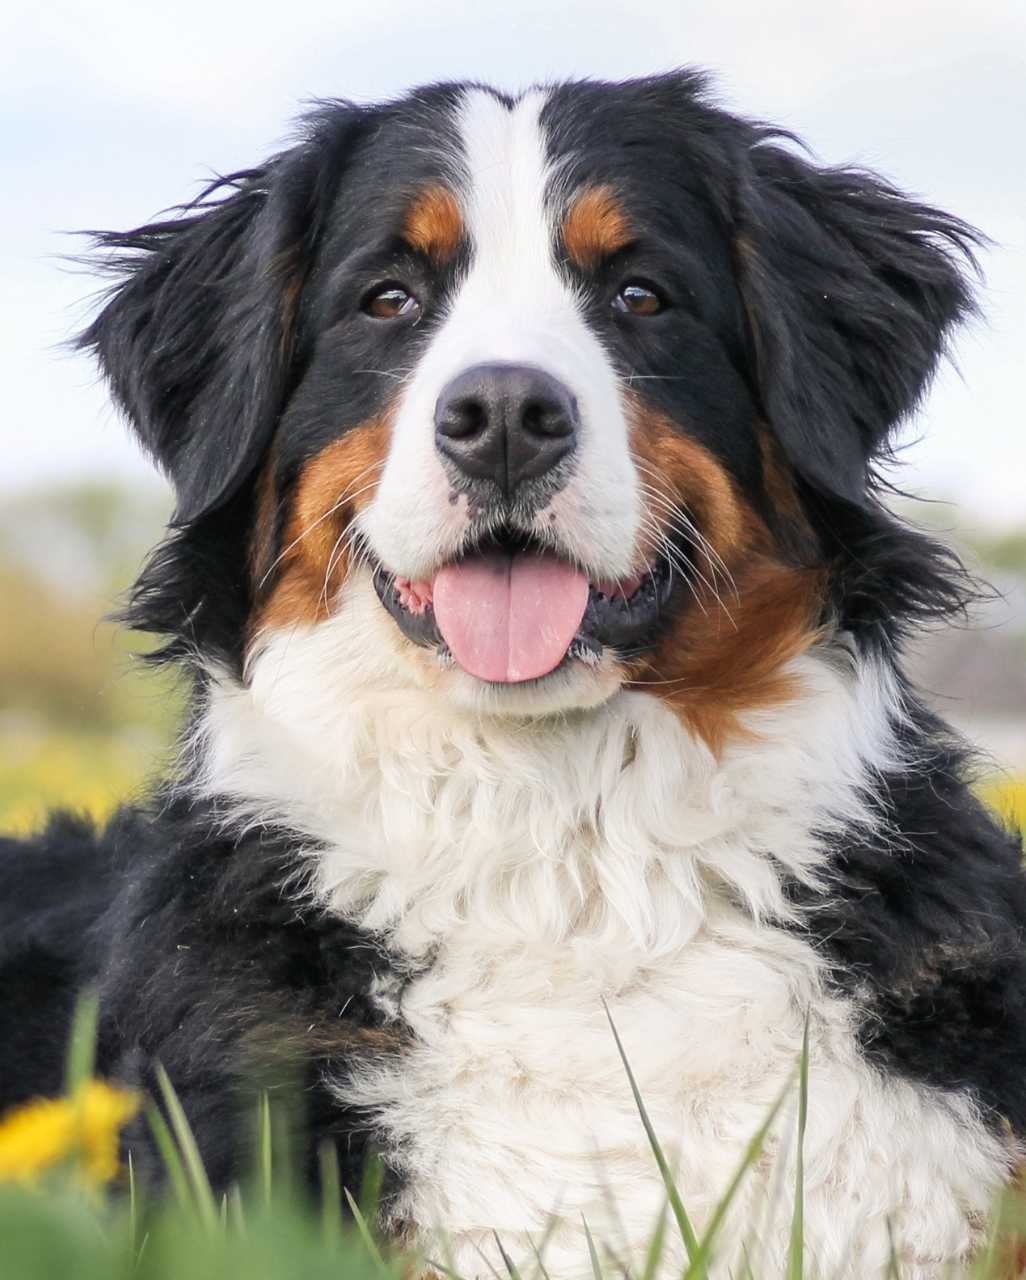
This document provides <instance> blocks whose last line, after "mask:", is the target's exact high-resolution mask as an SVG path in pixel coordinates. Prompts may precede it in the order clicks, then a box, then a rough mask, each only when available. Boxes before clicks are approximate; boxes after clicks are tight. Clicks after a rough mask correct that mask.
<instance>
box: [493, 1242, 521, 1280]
mask: <svg viewBox="0 0 1026 1280" xmlns="http://www.w3.org/2000/svg"><path fill="white" fill-rule="evenodd" d="M492 1235H493V1236H494V1237H495V1243H496V1246H497V1247H498V1250H499V1256H500V1257H501V1258H502V1263H503V1266H504V1267H505V1268H506V1270H507V1271H508V1272H509V1277H510V1280H520V1272H519V1271H518V1270H517V1266H516V1263H515V1262H514V1261H513V1259H512V1258H511V1257H510V1256H509V1254H508V1253H507V1252H506V1246H505V1245H504V1244H503V1243H502V1241H501V1239H500V1238H499V1233H498V1232H497V1231H493V1232H492Z"/></svg>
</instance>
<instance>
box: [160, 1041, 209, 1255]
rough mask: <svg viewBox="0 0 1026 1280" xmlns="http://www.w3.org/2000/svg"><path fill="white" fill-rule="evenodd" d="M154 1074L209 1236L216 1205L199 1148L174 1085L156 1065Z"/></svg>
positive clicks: (194, 1197)
mask: <svg viewBox="0 0 1026 1280" xmlns="http://www.w3.org/2000/svg"><path fill="white" fill-rule="evenodd" d="M156 1074H157V1083H158V1084H159V1085H160V1092H161V1094H162V1095H163V1098H164V1106H165V1107H166V1108H167V1114H168V1119H169V1120H170V1122H171V1129H172V1131H173V1133H174V1136H175V1141H176V1142H177V1144H178V1149H179V1151H181V1153H182V1163H183V1165H184V1166H185V1172H186V1175H187V1177H188V1179H189V1185H190V1186H191V1188H192V1194H193V1199H194V1201H195V1205H196V1209H197V1212H198V1213H199V1217H200V1221H201V1222H202V1223H203V1225H204V1226H205V1227H206V1228H207V1229H208V1230H209V1231H211V1232H212V1231H214V1230H215V1229H216V1228H217V1221H218V1215H217V1202H216V1201H215V1199H214V1193H213V1191H211V1189H210V1179H209V1178H208V1177H207V1171H206V1169H204V1167H203V1158H202V1157H201V1155H200V1152H199V1147H198V1146H197V1145H196V1137H195V1135H194V1133H193V1132H192V1127H191V1125H190V1124H189V1121H188V1118H187V1117H186V1114H185V1111H184V1109H183V1108H182V1104H181V1102H179V1100H178V1094H177V1093H175V1089H174V1085H173V1084H172V1083H171V1080H170V1079H169V1077H168V1074H167V1072H166V1071H165V1070H164V1068H163V1067H162V1066H161V1064H160V1063H159V1062H158V1063H157V1068H156Z"/></svg>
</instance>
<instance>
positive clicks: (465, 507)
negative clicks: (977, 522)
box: [84, 73, 972, 738]
mask: <svg viewBox="0 0 1026 1280" xmlns="http://www.w3.org/2000/svg"><path fill="white" fill-rule="evenodd" d="M971 241H972V233H971V232H970V231H969V230H968V229H967V228H966V227H965V226H964V225H962V224H961V223H959V222H957V221H956V220H953V219H951V218H948V217H945V216H944V215H942V214H940V213H938V212H937V211H935V210H932V209H929V208H927V207H924V206H922V205H919V204H916V203H913V202H912V201H910V200H908V199H906V198H904V197H903V196H901V195H900V194H899V193H898V192H896V191H895V190H893V189H892V188H890V187H889V186H887V185H886V184H885V183H883V182H882V181H881V180H879V179H878V178H876V177H873V176H871V175H868V174H865V173H862V172H856V171H852V170H839V169H821V168H817V167H815V166H814V165H812V164H810V163H809V162H808V161H807V160H805V159H803V158H801V157H800V156H799V155H798V154H796V152H795V150H794V149H792V148H789V147H788V146H787V145H785V140H783V139H782V138H781V137H780V136H779V135H777V134H775V133H774V132H773V131H771V130H768V129H766V128H764V127H761V126H756V125H753V124H751V123H748V122H745V121H743V120H739V119H737V118H736V117H733V116H731V115H728V114H726V113H724V112H722V111H720V110H718V109H716V108H714V107H713V106H711V105H709V104H708V102H707V101H706V100H705V99H704V98H703V95H702V86H701V81H700V79H699V78H698V77H696V76H693V75H690V74H686V73H681V74H678V75H673V76H667V77H660V78H657V79H651V80H643V81H636V82H630V83H626V84H600V83H590V82H582V83H572V84H567V85H563V86H560V87H556V88H553V89H548V90H539V91H534V92H531V93H528V94H527V95H525V96H524V97H521V98H519V99H517V100H512V99H509V98H507V97H504V96H502V95H501V94H498V93H495V92H492V91H491V90H489V89H486V88H481V87H478V86H462V85H460V86H440V87H435V88H431V89H427V90H423V91H420V92H417V93H414V94H412V95H411V96H409V97H408V98H406V99H404V100H402V101H400V102H397V103H394V104H388V105H384V106H379V107H356V106H352V105H348V104H344V103H338V104H328V105H325V106H323V107H321V108H320V109H319V110H318V111H317V112H316V113H315V114H314V115H313V116H312V117H311V118H309V119H308V120H307V122H306V124H305V127H304V134H303V137H302V139H301V140H300V141H299V142H298V144H297V145H296V146H295V147H294V148H292V149H291V150H289V151H286V152H284V153H283V154H281V155H279V156H277V157H275V158H274V159H272V160H271V161H269V162H268V163H267V164H265V165H263V166H262V167H261V168H259V169H256V170H252V171H249V172H246V173H242V174H239V175H237V176H235V177H233V178H231V179H228V180H226V181H225V182H223V183H221V184H219V185H218V186H217V188H216V189H214V190H212V191H211V192H210V193H209V194H208V196H207V198H206V199H205V200H203V201H200V202H199V203H197V204H195V205H194V206H191V207H190V208H189V209H187V210H185V211H183V213H182V215H181V216H179V217H176V218H174V219H172V220H170V221H168V222H164V223H160V224H155V225H152V226H149V227H145V228H141V229H139V230H137V231H134V232H130V233H127V234H123V235H110V236H106V237H102V242H103V243H104V244H105V245H106V247H107V248H108V249H110V250H111V251H112V252H113V253H114V255H115V258H114V264H113V265H114V267H115V269H116V270H117V271H118V272H119V283H118V284H117V285H116V287H115V289H114V292H113V294H112V296H111V297H110V299H109V301H108V302H107V304H106V306H105V308H104V310H103V311H102V312H101V314H100V315H99V316H98V318H97V319H96V321H95V322H94V323H93V324H92V326H91V327H90V328H89V330H88V331H87V333H86V334H85V335H84V341H85V343H86V344H87V345H89V346H90V347H92V348H94V349H95V350H96V351H97V353H98V355H99V358H100V361H101V364H102V366H103V368H104V370H105V372H106V374H107V376H108V378H109V379H110V382H111V385H112V387H113V390H114V394H115V396H116V398H117V400H118V402H119V403H120V405H121V406H122V407H123V408H124V410H125V412H126V413H127V415H128V417H129V418H130V420H131V421H132V423H133V425H134V426H135V428H136V430H137V431H138V433H139V435H140V436H141V438H142V440H143V442H144V444H145V445H146V447H147V448H148V449H149V450H150V451H151V452H152V453H153V454H154V455H155V457H156V458H157V460H158V461H159V462H160V464H161V465H162V466H163V467H164V468H165V469H166V470H167V472H168V473H169V474H170V476H171V479H172V481H173V483H174V486H175V490H176V494H177V511H176V516H175V522H174V529H173V533H172V536H171V538H170V539H169V541H168V542H167V543H166V544H165V545H164V546H163V547H162V548H161V549H159V550H158V552H157V554H156V556H155V558H154V560H153V561H152V562H151V564H150V566H149V567H148V569H147V570H146V572H145V573H144V576H143V578H142V579H141V581H140V585H139V588H138V592H137V596H136V602H135V611H134V617H135V620H136V622H137V623H138V624H140V625H142V626H144V627H147V628H149V629H156V630H160V631H164V632H166V633H170V635H171V636H172V637H173V642H172V645H171V649H170V652H172V653H178V654H184V653H188V654H193V655H198V656H199V657H200V658H201V659H203V660H207V661H209V660H211V659H214V660H217V661H219V662H221V663H229V664H231V665H233V666H234V667H235V669H236V670H237V671H238V672H240V673H241V672H243V671H244V670H245V668H246V664H247V661H248V660H250V659H253V658H254V656H255V655H258V654H260V653H261V652H263V651H264V650H265V649H266V648H267V646H268V645H270V644H273V643H274V642H275V640H276V638H278V637H281V636H282V635H283V634H294V633H295V632H296V631H297V630H300V631H304V632H307V631H309V630H311V629H326V630H327V631H328V632H330V633H331V635H332V636H333V637H334V640H333V643H335V644H336V651H337V652H339V653H340V654H341V653H342V652H343V651H345V652H346V653H347V654H348V655H349V656H350V657H352V656H353V655H354V654H355V655H356V656H358V657H360V658H361V660H363V661H364V663H365V668H366V670H367V673H368V674H367V678H368V680H370V679H374V678H387V679H390V680H398V681H400V682H402V681H410V682H412V683H414V684H417V685H420V686H421V687H428V688H430V689H432V690H434V691H436V692H437V694H438V696H439V697H441V698H445V699H449V700H454V701H456V702H458V703H461V704H463V705H466V706H471V707H474V708H477V709H480V710H487V711H495V712H499V713H502V712H510V713H520V712H525V711H526V712H531V713H546V712H551V711H556V710H565V709H567V708H570V707H583V706H589V705H594V704H596V703H598V702H601V701H603V700H605V699H606V698H608V697H609V696H610V695H611V694H612V693H613V692H614V691H615V690H616V689H618V688H620V687H621V686H623V685H624V684H632V685H634V686H637V687H647V688H650V689H651V691H652V692H653V693H656V694H659V695H661V696H663V697H665V698H667V699H669V700H671V701H673V702H674V704H675V705H676V706H677V707H678V708H679V709H680V711H681V712H682V713H684V714H686V715H687V716H690V717H691V718H692V719H693V720H694V722H695V724H696V725H697V727H698V728H699V729H700V730H701V731H702V732H703V733H705V734H706V735H707V736H708V737H710V738H715V737H717V736H720V735H722V733H723V732H725V731H726V730H727V729H728V728H729V726H730V724H731V723H732V722H733V720H734V719H735V718H736V717H737V716H738V715H740V714H741V713H743V712H744V711H745V710H746V709H748V708H751V707H755V706H758V705H760V704H763V703H766V702H767V701H771V700H772V699H774V698H776V697H779V696H781V695H782V694H783V693H784V691H785V686H786V679H785V676H784V674H783V673H784V671H785V668H786V666H787V660H788V658H789V657H792V656H794V655H795V654H797V653H800V652H801V651H802V650H803V649H805V648H806V647H808V646H809V645H810V644H812V643H813V642H814V641H815V640H816V638H817V637H818V636H820V635H822V634H823V631H824V628H830V627H837V626H843V627H847V628H849V629H852V630H856V631H857V630H858V629H859V627H862V629H863V630H864V631H865V632H867V633H875V632H880V631H881V628H882V631H883V633H884V634H885V635H886V636H890V635H891V631H890V630H889V629H888V626H887V623H886V616H887V614H888V613H897V614H900V613H901V612H902V610H903V609H904V610H905V611H906V612H908V611H914V610H915V608H917V607H919V608H921V609H922V608H928V607H929V602H930V601H931V600H934V599H939V598H940V597H941V596H943V595H944V586H943V575H942V574H939V573H937V572H935V566H932V565H928V564H927V563H926V560H928V559H929V557H928V556H925V555H924V554H923V553H922V552H921V548H920V553H917V554H916V555H911V556H909V555H906V554H904V551H907V549H908V546H909V545H910V544H908V543H907V542H903V541H901V539H897V540H896V539H895V537H894V536H892V535H893V528H892V526H885V525H883V524H882V523H881V521H882V520H883V516H882V514H881V512H880V510H879V508H878V506H877V504H876V501H875V498H874V496H873V486H872V465H873V462H874V460H875V459H876V458H878V457H879V456H880V455H881V453H883V452H884V451H885V450H886V448H887V443H888V438H889V434H890V433H891V431H892V429H893V428H894V426H895V424H896V423H897V422H898V421H899V420H900V419H901V418H902V417H903V415H905V414H907V413H908V412H909V411H910V410H911V409H912V408H913V407H914V406H915V404H916V403H917V400H918V398H919V397H920V395H921V393H922V391H923V389H924V387H925V385H926V383H927V382H928V380H929V378H930V375H931V373H932V372H933V370H934V367H935V365H936V363H937V360H938V358H939V356H940V354H941V352H942V349H943V345H944V341H945V335H946V333H947V331H948V329H949V327H950V326H951V325H952V323H953V322H955V321H956V320H958V319H959V318H960V317H961V316H962V315H963V314H964V313H965V312H966V311H967V309H968V308H969V305H970V301H969V296H968V293H967V288H966V285H965V282H964V279H963V276H962V273H961V271H960V269H959V266H958V262H957V259H958V258H959V257H960V255H963V254H966V253H967V251H968V248H969V246H970V245H971ZM858 539H861V540H862V544H863V545H866V546H868V545H869V543H872V545H873V546H874V547H875V548H876V550H875V551H874V552H873V555H874V556H876V557H877V558H876V559H875V560H873V563H872V565H871V567H870V569H869V570H867V569H866V562H865V558H864V557H862V558H860V557H859V556H855V557H854V559H852V558H850V557H849V559H848V560H845V559H844V549H845V548H846V547H847V548H848V549H849V551H850V548H851V545H852V544H853V542H855V541H856V540H858ZM902 549H904V551H903V550H902ZM880 557H884V559H883V560H882V559H880ZM917 557H918V559H917ZM884 560H886V563H884ZM910 560H917V563H916V564H913V565H911V567H910V563H909V562H910ZM842 562H843V563H842ZM853 566H854V567H853ZM867 573H868V575H869V577H870V578H871V579H872V581H871V582H869V583H868V584H867V580H866V578H867ZM860 574H861V577H860V576H859V575H860ZM846 575H847V576H846ZM896 584H898V585H896ZM888 592H890V598H888ZM924 602H925V603H924Z"/></svg>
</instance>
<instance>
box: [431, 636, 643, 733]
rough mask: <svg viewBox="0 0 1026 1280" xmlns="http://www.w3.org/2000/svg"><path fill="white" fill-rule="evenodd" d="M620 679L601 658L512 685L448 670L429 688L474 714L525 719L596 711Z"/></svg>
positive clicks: (618, 671) (576, 661)
mask: <svg viewBox="0 0 1026 1280" xmlns="http://www.w3.org/2000/svg"><path fill="white" fill-rule="evenodd" d="M411 657H414V655H411ZM425 657H426V655H425V654H424V652H423V650H419V651H417V652H416V655H415V660H416V661H417V662H418V663H423V662H424V661H425ZM623 679H624V675H623V670H622V668H621V667H620V666H619V664H618V663H617V662H615V661H614V659H613V658H612V656H611V655H609V654H604V655H603V656H602V657H601V658H600V659H599V660H598V661H597V662H595V663H585V662H582V661H581V660H580V659H575V658H568V659H565V660H564V661H563V662H562V663H561V664H560V665H559V666H558V667H557V668H556V670H555V671H551V672H550V673H549V674H548V675H546V676H540V677H539V678H538V679H536V680H523V681H520V682H518V683H517V684H497V683H495V682H493V681H490V680H479V679H478V678H477V677H476V676H472V675H470V674H468V673H467V672H466V671H463V670H461V668H459V667H457V666H455V665H450V666H448V667H446V668H444V669H442V670H441V671H436V672H435V673H434V676H433V679H432V681H431V685H432V688H433V689H434V690H435V691H436V692H437V693H438V694H439V695H440V696H442V697H444V698H445V699H446V700H447V701H448V702H450V703H451V704H452V705H454V706H457V707H460V708H461V709H462V710H464V711H469V712H472V713H474V714H475V715H492V716H518V717H527V718H530V717H534V716H548V715H559V714H566V713H567V712H570V711H585V710H588V709H590V708H592V707H598V706H601V705H602V704H603V703H604V702H607V701H608V700H609V699H610V698H611V697H612V696H613V695H614V694H615V693H616V692H617V690H618V689H619V688H620V686H621V684H622V683H623Z"/></svg>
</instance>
